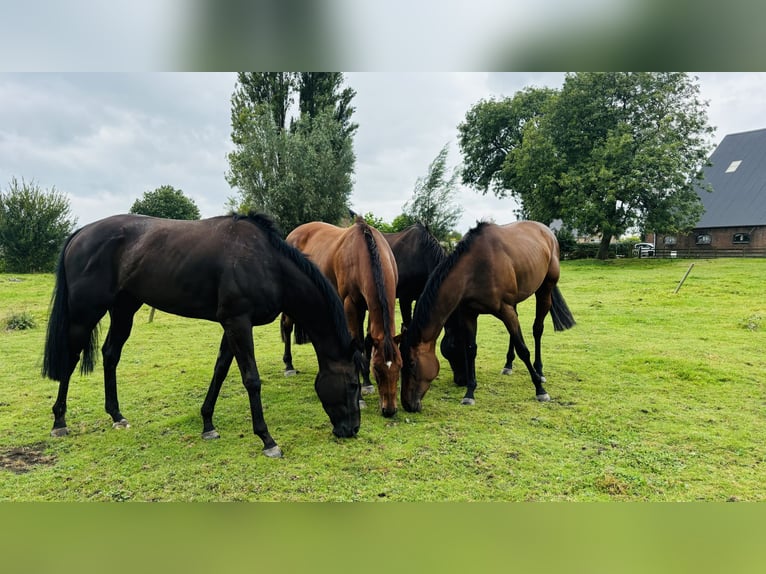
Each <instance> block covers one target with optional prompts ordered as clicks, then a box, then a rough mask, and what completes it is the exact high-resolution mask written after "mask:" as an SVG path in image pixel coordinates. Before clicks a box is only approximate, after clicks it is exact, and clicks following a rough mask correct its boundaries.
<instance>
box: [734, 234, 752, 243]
mask: <svg viewBox="0 0 766 574" xmlns="http://www.w3.org/2000/svg"><path fill="white" fill-rule="evenodd" d="M733 241H734V243H750V234H749V233H735V234H734V238H733Z"/></svg>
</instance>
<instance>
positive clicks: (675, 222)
mask: <svg viewBox="0 0 766 574" xmlns="http://www.w3.org/2000/svg"><path fill="white" fill-rule="evenodd" d="M706 107H707V103H706V102H704V101H702V100H701V99H700V96H699V87H698V85H697V84H696V82H695V80H694V79H693V78H691V77H690V76H689V75H688V74H685V73H676V72H673V73H664V72H663V73H650V72H642V73H627V72H609V73H577V74H568V75H567V77H566V79H565V82H564V85H563V87H562V88H561V90H559V91H558V92H556V93H555V94H554V95H550V97H548V98H547V99H546V100H545V101H544V103H543V105H542V106H541V108H540V112H539V113H537V114H533V115H531V116H528V117H526V118H524V117H523V114H522V117H521V119H520V120H519V121H518V122H516V123H514V125H513V129H512V130H511V131H514V133H516V134H520V135H521V139H520V141H519V140H518V139H517V140H514V145H513V146H512V147H511V148H510V149H509V151H508V153H507V155H506V156H505V159H504V161H503V163H502V166H501V167H500V168H499V169H495V168H496V166H497V163H495V164H493V165H492V166H490V167H489V168H488V170H487V172H486V173H485V174H484V179H479V178H478V177H477V178H475V180H474V182H473V183H474V184H475V185H477V186H478V187H479V188H480V189H482V185H483V184H484V188H483V189H485V190H486V188H487V187H486V182H488V181H491V182H493V183H494V184H495V185H496V187H495V189H494V190H493V191H494V192H495V194H496V195H498V196H499V197H502V196H503V195H504V194H510V195H513V196H514V197H516V198H517V199H519V200H520V202H521V206H522V209H521V211H522V215H523V216H525V217H528V218H531V219H538V220H540V221H545V222H550V221H552V220H553V219H555V218H561V219H562V220H563V222H564V223H565V225H566V226H567V227H569V228H572V229H577V230H578V231H579V232H580V233H587V234H591V235H597V236H600V237H601V241H600V247H599V252H598V257H599V258H602V259H605V258H606V257H607V256H608V249H609V243H610V241H611V240H612V238H614V237H619V236H620V235H622V234H623V233H625V232H626V231H627V230H629V229H631V228H635V227H638V228H643V229H647V230H662V231H664V232H671V233H678V232H682V231H684V230H686V229H689V228H691V227H693V226H694V224H695V223H696V222H697V221H698V220H699V217H700V216H701V214H702V205H701V202H700V200H699V197H698V195H697V192H696V189H697V187H698V186H699V185H701V182H702V167H703V166H704V165H705V164H706V162H707V157H708V154H709V152H710V149H711V147H710V143H709V141H710V140H709V135H710V134H711V132H712V128H711V127H710V126H709V125H708V123H707V113H706ZM475 118H479V116H478V115H477V114H474V115H471V112H469V115H468V116H467V119H466V122H468V123H470V122H474V121H475V122H481V119H475ZM499 124H501V122H499ZM469 127H470V131H472V132H477V131H480V129H481V128H480V127H479V126H469ZM486 129H487V130H488V133H491V132H492V131H493V129H494V132H495V133H496V134H497V137H500V134H501V132H499V131H498V128H497V127H495V128H492V127H491V126H487V127H486ZM509 129H510V128H509ZM485 140H486V141H492V140H491V138H490V137H489V136H487V137H486V138H485ZM464 149H466V148H464ZM487 151H488V153H489V152H490V151H491V150H490V148H487ZM464 153H465V151H464ZM475 155H476V154H475V151H472V155H470V156H467V157H466V160H467V162H468V161H474V159H473V158H474V156H475ZM474 163H475V161H474ZM478 173H482V172H481V171H480V170H479V172H478Z"/></svg>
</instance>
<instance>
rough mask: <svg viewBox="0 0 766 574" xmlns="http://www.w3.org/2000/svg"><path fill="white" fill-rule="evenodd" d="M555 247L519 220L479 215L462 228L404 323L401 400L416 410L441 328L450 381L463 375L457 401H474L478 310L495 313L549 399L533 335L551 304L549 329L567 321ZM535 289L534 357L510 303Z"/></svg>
mask: <svg viewBox="0 0 766 574" xmlns="http://www.w3.org/2000/svg"><path fill="white" fill-rule="evenodd" d="M558 280H559V247H558V242H557V240H556V236H555V235H554V234H553V232H552V231H551V230H550V229H548V228H547V227H546V226H545V225H542V224H541V223H537V222H534V221H520V222H517V223H511V224H508V225H502V226H501V225H496V224H494V223H487V222H483V223H480V224H479V225H478V226H476V227H475V228H474V229H472V230H470V231H469V232H468V233H467V234H466V235H465V237H464V238H463V239H462V240H461V241H460V243H458V245H457V247H456V248H455V251H454V252H453V253H452V254H451V255H450V256H449V257H448V258H447V259H446V260H445V261H444V262H443V263H442V264H441V265H440V266H439V267H438V268H437V269H436V270H435V271H434V273H433V274H432V275H431V278H430V279H429V280H428V283H427V284H426V287H425V289H424V291H423V294H422V295H421V297H420V298H419V299H418V302H417V303H416V305H415V312H414V315H413V317H412V322H411V323H410V328H409V329H408V330H407V332H406V334H405V335H404V340H403V342H402V357H403V359H404V368H403V370H402V375H403V376H402V405H403V406H404V408H405V410H407V411H410V412H414V411H420V410H421V407H422V405H421V400H422V398H423V396H424V395H425V394H426V391H428V389H429V387H430V385H431V381H433V380H434V379H435V378H436V376H437V375H438V374H439V361H438V359H437V358H436V339H437V338H438V336H439V333H440V332H441V330H442V328H445V340H444V341H442V346H441V350H442V354H444V356H445V357H447V359H448V360H449V362H450V365H451V367H452V369H453V371H454V372H455V380H456V381H457V382H459V381H461V380H464V381H465V382H466V393H465V396H464V397H463V400H462V403H463V404H474V403H475V400H474V391H475V389H476V373H475V361H476V325H477V318H478V315H479V314H490V315H494V316H495V317H497V318H498V319H500V320H501V321H502V322H503V323H504V324H505V326H506V328H507V329H508V332H509V334H510V337H511V341H512V343H513V346H514V347H515V349H516V352H517V353H518V356H519V358H521V360H522V361H523V362H524V364H525V365H526V366H527V369H528V370H529V374H530V375H531V377H532V382H533V383H534V385H535V390H536V396H537V399H538V400H540V401H547V400H550V397H549V395H548V393H547V392H546V391H545V389H544V388H543V382H544V381H545V378H544V376H543V364H542V359H541V355H540V340H541V338H542V334H543V320H544V319H545V316H546V315H547V314H548V311H551V317H552V319H553V323H554V329H555V330H557V331H560V330H564V329H568V328H570V327H572V326H574V324H575V322H574V319H573V318H572V315H571V313H570V312H569V308H568V307H567V305H566V302H565V301H564V299H563V297H562V296H561V293H560V291H559V289H558V287H557V285H556V284H557V282H558ZM532 294H534V295H535V298H536V300H537V305H536V314H535V322H534V326H533V334H534V337H535V363H534V365H533V364H532V362H531V361H530V352H529V349H527V347H526V345H525V344H524V338H523V336H522V333H521V328H520V326H519V318H518V315H517V314H516V305H517V304H518V303H519V302H521V301H524V300H525V299H527V298H528V297H530V296H531V295H532Z"/></svg>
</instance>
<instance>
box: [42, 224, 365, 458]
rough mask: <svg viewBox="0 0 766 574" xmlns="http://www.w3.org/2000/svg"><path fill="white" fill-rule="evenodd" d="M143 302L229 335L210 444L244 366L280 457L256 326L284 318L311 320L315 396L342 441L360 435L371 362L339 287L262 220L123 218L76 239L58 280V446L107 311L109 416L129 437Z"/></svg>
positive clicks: (208, 413)
mask: <svg viewBox="0 0 766 574" xmlns="http://www.w3.org/2000/svg"><path fill="white" fill-rule="evenodd" d="M143 303H146V304H148V305H151V306H152V307H155V308H157V309H160V310H162V311H165V312H167V313H172V314H175V315H181V316H184V317H190V318H194V319H206V320H208V321H216V322H218V323H220V324H221V325H222V326H223V329H224V334H223V338H222V340H221V345H220V352H219V355H218V359H217V361H216V364H215V368H214V374H213V378H212V381H211V383H210V389H209V391H208V393H207V396H206V398H205V401H204V404H203V405H202V409H201V414H202V419H203V436H204V437H205V438H213V437H217V436H218V435H217V433H216V431H215V427H214V426H213V421H212V419H213V410H214V408H215V402H216V399H217V397H218V391H219V390H220V388H221V384H222V383H223V380H224V378H225V377H226V374H227V372H228V369H229V366H230V365H231V362H232V360H233V358H236V361H237V364H238V366H239V370H240V373H241V376H242V383H243V384H244V386H245V389H246V390H247V394H248V397H249V400H250V412H251V416H252V421H253V431H254V433H255V434H256V435H257V436H258V437H260V439H261V440H262V441H263V452H264V454H266V455H267V456H270V457H278V456H281V454H282V453H281V450H280V448H279V447H278V446H277V444H276V442H275V441H274V439H273V438H272V437H271V435H270V434H269V431H268V428H267V426H266V422H265V420H264V418H263V408H262V404H261V378H260V375H259V373H258V368H257V365H256V362H255V356H254V352H253V334H252V327H253V326H254V325H263V324H267V323H270V322H272V321H273V320H274V319H275V318H276V317H277V316H278V315H279V313H280V312H281V311H285V312H288V313H290V314H291V315H292V316H294V317H296V318H297V319H298V320H300V321H301V323H302V325H303V326H304V328H305V329H306V330H307V332H308V334H309V336H310V338H311V341H312V342H313V344H314V348H315V351H316V355H317V359H318V362H319V371H318V374H317V376H316V381H315V389H316V392H317V394H318V395H319V398H320V400H321V403H322V406H323V407H324V409H325V411H326V412H327V414H328V416H329V417H330V421H331V422H332V425H333V433H334V434H335V435H336V436H338V437H352V436H355V435H356V434H357V432H358V430H359V424H360V412H359V404H358V400H359V382H358V369H359V367H360V365H361V355H360V354H359V353H358V352H357V350H356V347H355V345H354V342H353V341H352V339H351V336H350V334H349V332H348V329H347V328H346V323H345V317H344V314H343V307H342V306H341V303H340V300H339V299H338V296H337V294H336V292H335V290H334V289H333V288H332V286H331V285H330V283H329V282H328V281H327V280H326V279H325V277H324V276H323V275H322V274H321V273H320V272H319V270H318V269H317V268H316V267H315V266H314V265H312V264H311V263H310V262H309V261H308V260H307V259H306V258H305V257H304V256H303V255H302V254H301V253H300V252H299V251H298V250H297V249H294V248H293V247H291V246H289V245H288V244H287V243H285V242H284V241H283V240H282V239H281V238H280V236H279V234H278V231H277V229H276V228H275V226H274V224H273V223H272V222H271V220H269V219H267V218H266V217H264V216H261V215H257V214H250V215H247V216H241V215H232V216H222V217H213V218H210V219H203V220H201V221H177V220H170V219H158V218H153V217H145V216H140V215H116V216H113V217H108V218H106V219H102V220H100V221H96V222H95V223H91V224H89V225H86V226H85V227H83V228H82V229H80V230H78V231H76V232H74V233H73V234H72V235H71V236H70V237H69V238H68V239H67V242H66V244H65V246H64V248H63V250H62V252H61V256H60V258H59V263H58V269H57V271H56V287H55V289H54V293H53V298H52V303H51V313H50V320H49V323H48V332H47V338H46V343H45V354H44V359H43V368H42V373H43V375H44V376H47V377H49V378H51V379H53V380H55V381H59V391H58V397H57V399H56V402H55V404H54V405H53V415H54V420H53V430H52V431H51V434H52V435H53V436H63V435H65V434H67V432H68V430H67V426H66V421H65V415H66V399H67V391H68V388H69V380H70V377H71V375H72V373H73V372H74V369H75V367H76V365H77V363H78V361H79V360H80V355H81V354H82V363H81V365H80V370H81V372H82V373H83V374H85V373H88V372H90V371H92V370H93V367H94V360H95V353H96V347H97V344H98V341H97V325H98V323H99V321H100V320H101V318H102V317H103V316H104V315H105V314H106V313H107V312H108V313H109V315H110V317H111V324H110V326H109V332H108V334H107V337H106V341H105V342H104V346H103V348H102V354H103V361H104V394H105V408H106V412H107V413H108V414H109V415H111V417H112V420H113V421H114V425H113V426H114V427H115V428H120V427H127V426H129V425H128V422H127V420H125V418H124V417H123V416H122V413H121V412H120V408H119V403H118V400H117V379H116V369H117V364H118V362H119V360H120V355H121V352H122V347H123V345H124V344H125V342H126V340H127V339H128V337H129V335H130V331H131V328H132V325H133V315H134V314H135V313H136V311H137V310H138V309H139V307H141V305H142V304H143Z"/></svg>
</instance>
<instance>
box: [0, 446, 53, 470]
mask: <svg viewBox="0 0 766 574" xmlns="http://www.w3.org/2000/svg"><path fill="white" fill-rule="evenodd" d="M44 451H45V443H37V444H31V445H27V446H15V447H12V448H10V449H6V450H3V451H0V469H3V470H10V471H11V472H14V473H16V474H24V473H25V472H29V471H31V470H34V468H35V467H36V466H38V465H40V464H45V465H52V464H56V455H55V454H44Z"/></svg>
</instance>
